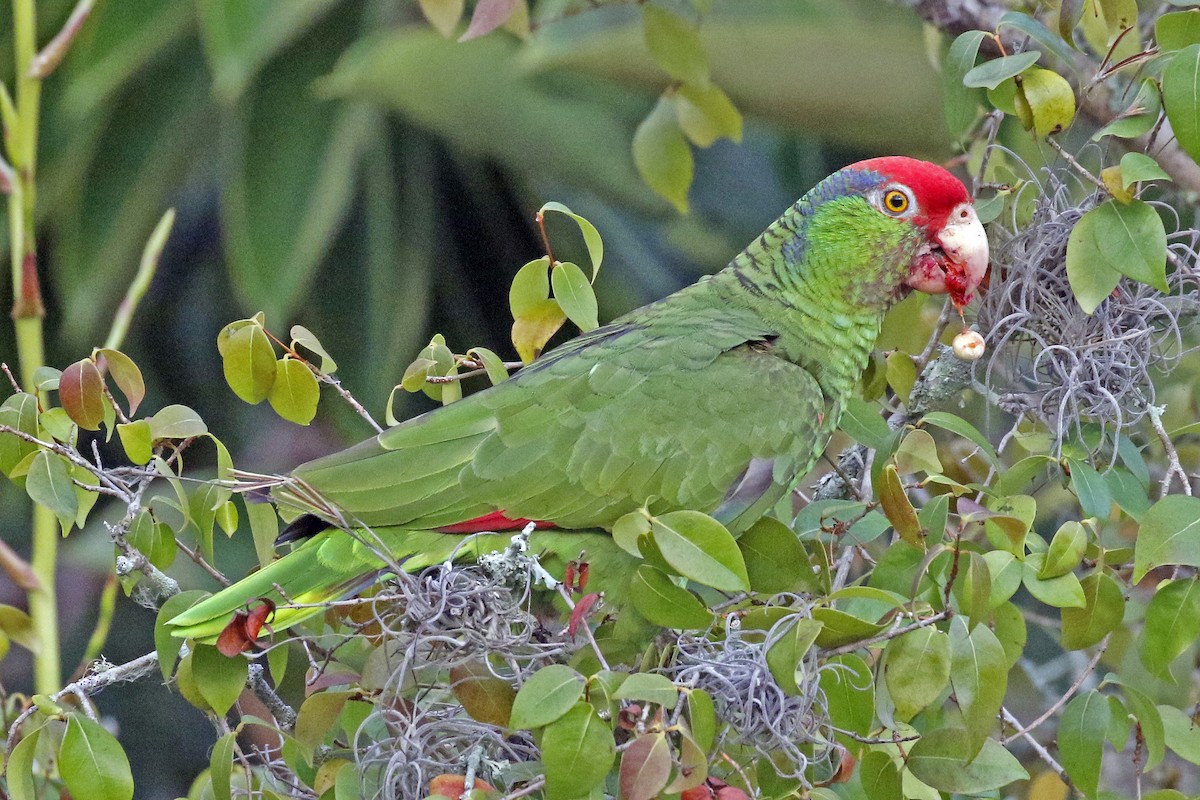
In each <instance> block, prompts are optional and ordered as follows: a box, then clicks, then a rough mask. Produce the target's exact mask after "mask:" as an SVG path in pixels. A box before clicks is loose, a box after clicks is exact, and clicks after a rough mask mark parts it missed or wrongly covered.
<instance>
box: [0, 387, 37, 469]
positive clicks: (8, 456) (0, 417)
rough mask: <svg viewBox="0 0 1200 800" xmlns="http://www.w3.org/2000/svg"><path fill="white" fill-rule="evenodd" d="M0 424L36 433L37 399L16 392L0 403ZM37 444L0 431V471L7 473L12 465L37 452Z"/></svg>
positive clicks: (34, 434) (31, 434)
mask: <svg viewBox="0 0 1200 800" xmlns="http://www.w3.org/2000/svg"><path fill="white" fill-rule="evenodd" d="M0 425H7V426H8V427H10V428H13V429H15V430H18V431H21V432H22V433H27V434H29V435H30V436H37V435H38V401H37V398H36V397H34V396H33V395H31V394H28V393H27V392H18V393H17V394H14V395H12V396H11V397H9V398H7V399H5V401H4V402H3V403H2V404H0ZM37 449H38V447H37V445H36V444H33V443H32V442H27V441H25V440H24V439H20V438H18V437H16V436H14V435H12V434H11V433H0V472H3V473H4V474H5V475H8V474H9V473H11V472H12V471H13V467H15V466H16V465H17V464H19V463H21V462H22V461H24V460H25V459H26V458H28V457H29V456H30V455H31V454H33V453H35V452H37Z"/></svg>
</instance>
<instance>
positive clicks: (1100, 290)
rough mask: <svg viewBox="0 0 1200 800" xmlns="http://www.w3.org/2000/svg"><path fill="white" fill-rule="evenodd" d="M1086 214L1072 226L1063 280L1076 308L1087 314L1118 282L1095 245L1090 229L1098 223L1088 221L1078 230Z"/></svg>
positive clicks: (1117, 274)
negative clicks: (1067, 285) (1067, 283)
mask: <svg viewBox="0 0 1200 800" xmlns="http://www.w3.org/2000/svg"><path fill="white" fill-rule="evenodd" d="M1093 211H1094V209H1093ZM1090 213H1091V211H1088V212H1087V213H1085V215H1084V217H1082V218H1081V219H1080V221H1079V224H1076V225H1075V229H1074V230H1073V231H1072V233H1070V236H1069V237H1068V242H1067V243H1068V247H1067V279H1068V281H1069V282H1070V290H1072V291H1073V293H1074V294H1075V300H1076V301H1078V302H1079V306H1080V308H1082V309H1084V312H1085V313H1087V314H1091V313H1092V312H1093V311H1096V307H1097V306H1099V305H1100V302H1102V301H1103V300H1104V299H1105V297H1108V296H1109V295H1111V294H1112V290H1114V289H1116V287H1117V283H1118V282H1120V281H1121V273H1120V272H1118V271H1117V270H1115V269H1114V267H1112V266H1110V265H1109V263H1108V261H1106V260H1104V259H1103V258H1102V257H1100V255H1099V245H1098V243H1097V242H1096V241H1094V239H1096V235H1094V229H1096V228H1097V225H1098V223H1088V224H1087V227H1086V228H1084V230H1082V231H1080V228H1081V224H1082V223H1084V221H1085V219H1087V218H1088V215H1090ZM1076 233H1078V235H1076ZM1072 242H1075V243H1074V245H1072Z"/></svg>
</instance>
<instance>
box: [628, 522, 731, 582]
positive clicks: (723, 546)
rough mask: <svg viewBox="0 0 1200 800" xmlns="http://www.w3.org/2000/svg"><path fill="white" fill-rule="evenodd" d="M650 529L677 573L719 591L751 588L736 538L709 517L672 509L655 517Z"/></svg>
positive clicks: (661, 550)
mask: <svg viewBox="0 0 1200 800" xmlns="http://www.w3.org/2000/svg"><path fill="white" fill-rule="evenodd" d="M651 529H652V531H653V534H654V543H655V544H656V545H657V546H658V549H659V551H660V552H661V553H662V556H663V558H664V559H665V560H666V562H667V563H668V564H669V565H670V566H671V568H672V569H674V570H676V571H678V572H679V574H680V575H682V576H684V577H685V578H688V579H690V580H694V581H696V582H697V583H702V584H704V585H705V586H711V587H712V588H714V589H719V590H721V591H727V592H748V591H750V578H749V577H748V576H747V574H746V564H745V562H744V561H743V560H742V553H741V551H740V550H738V546H737V541H736V540H735V539H734V538H733V536H732V534H730V533H729V531H728V530H726V529H725V526H724V525H722V524H721V523H719V522H717V521H716V520H715V519H713V518H712V517H710V516H708V515H707V514H701V513H700V512H698V511H672V512H670V513H667V514H663V515H662V516H659V517H655V518H654V519H653V520H652V522H651Z"/></svg>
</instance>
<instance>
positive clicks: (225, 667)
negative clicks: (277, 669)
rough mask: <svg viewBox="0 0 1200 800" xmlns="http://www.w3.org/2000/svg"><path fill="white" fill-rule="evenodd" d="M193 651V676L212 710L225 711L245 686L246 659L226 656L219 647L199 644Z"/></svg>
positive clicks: (219, 712) (222, 712)
mask: <svg viewBox="0 0 1200 800" xmlns="http://www.w3.org/2000/svg"><path fill="white" fill-rule="evenodd" d="M194 648H195V649H194V650H193V651H192V679H193V680H194V681H195V682H196V689H197V690H198V691H199V692H200V696H201V697H203V698H204V699H205V701H207V702H208V704H209V705H210V706H212V709H213V711H215V712H216V713H218V714H225V713H227V712H228V711H229V709H230V708H232V707H233V703H234V701H235V700H237V699H238V696H239V695H241V693H242V689H244V688H245V686H246V671H247V668H246V659H244V658H226V657H225V656H223V655H221V654H220V653H219V652H217V648H215V647H213V646H211V645H206V644H196V645H195V646H194Z"/></svg>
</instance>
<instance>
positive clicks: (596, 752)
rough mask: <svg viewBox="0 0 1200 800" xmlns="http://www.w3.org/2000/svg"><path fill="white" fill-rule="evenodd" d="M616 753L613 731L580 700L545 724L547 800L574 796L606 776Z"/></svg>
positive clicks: (580, 795)
mask: <svg viewBox="0 0 1200 800" xmlns="http://www.w3.org/2000/svg"><path fill="white" fill-rule="evenodd" d="M616 757H617V748H616V743H615V742H614V741H613V734H612V731H611V730H610V729H609V727H608V726H607V725H605V724H604V721H603V720H601V719H600V717H599V716H597V715H596V710H595V709H594V708H592V707H591V706H590V705H588V704H587V703H578V704H576V705H575V706H574V707H573V708H571V709H570V710H569V711H567V712H566V714H563V715H562V716H560V717H559V718H558V719H557V720H555V721H554V722H552V723H551V724H550V725H548V726H546V732H545V734H544V735H543V737H542V766H543V767H544V768H545V770H546V800H575V798H578V797H582V796H585V795H587V794H588V793H589V792H590V791H591V790H592V789H593V788H594V787H596V786H598V785H599V784H600V782H601V781H603V780H604V776H606V775H607V774H608V771H609V769H611V768H612V764H613V761H615V760H616Z"/></svg>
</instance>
